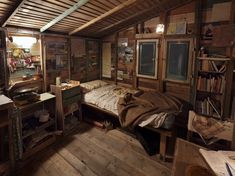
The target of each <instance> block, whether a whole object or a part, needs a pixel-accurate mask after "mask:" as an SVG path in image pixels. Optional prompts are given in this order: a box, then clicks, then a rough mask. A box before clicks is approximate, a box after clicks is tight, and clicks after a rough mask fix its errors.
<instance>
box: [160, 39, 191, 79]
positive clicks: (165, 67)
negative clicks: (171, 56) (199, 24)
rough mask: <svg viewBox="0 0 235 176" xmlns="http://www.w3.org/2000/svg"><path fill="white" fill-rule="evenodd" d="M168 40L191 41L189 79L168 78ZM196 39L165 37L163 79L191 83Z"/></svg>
mask: <svg viewBox="0 0 235 176" xmlns="http://www.w3.org/2000/svg"><path fill="white" fill-rule="evenodd" d="M168 42H177V43H182V42H189V47H188V50H189V51H188V65H187V79H186V80H180V79H173V78H167V63H168V58H167V57H168V53H167V52H168ZM193 48H194V40H193V38H181V39H165V40H164V52H163V68H164V69H163V80H164V81H171V82H178V83H187V84H188V83H190V78H191V75H192V71H193V67H194V64H193V60H194V50H193Z"/></svg>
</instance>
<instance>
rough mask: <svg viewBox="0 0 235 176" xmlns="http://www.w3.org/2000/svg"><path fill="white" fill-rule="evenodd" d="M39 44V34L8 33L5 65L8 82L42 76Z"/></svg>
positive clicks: (12, 82)
mask: <svg viewBox="0 0 235 176" xmlns="http://www.w3.org/2000/svg"><path fill="white" fill-rule="evenodd" d="M40 46H41V44H40V38H39V35H34V36H32V35H19V34H10V35H8V37H7V65H8V69H9V73H10V78H9V81H10V84H14V83H16V82H19V81H24V80H29V79H40V78H41V77H42V76H41V54H40V53H41V52H40V51H41V48H40Z"/></svg>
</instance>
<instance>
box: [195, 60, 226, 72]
mask: <svg viewBox="0 0 235 176" xmlns="http://www.w3.org/2000/svg"><path fill="white" fill-rule="evenodd" d="M200 69H201V70H203V71H215V72H220V73H224V72H225V71H226V65H225V64H221V63H220V64H217V63H216V61H212V60H202V61H201V65H200Z"/></svg>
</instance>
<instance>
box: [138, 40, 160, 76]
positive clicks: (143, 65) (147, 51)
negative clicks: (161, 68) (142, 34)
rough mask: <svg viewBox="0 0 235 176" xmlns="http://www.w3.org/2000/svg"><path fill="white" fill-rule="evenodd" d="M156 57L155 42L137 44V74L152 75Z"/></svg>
mask: <svg viewBox="0 0 235 176" xmlns="http://www.w3.org/2000/svg"><path fill="white" fill-rule="evenodd" d="M155 59H156V43H155V42H142V43H140V44H139V71H138V72H139V74H143V75H147V76H154V75H155V62H156V61H155Z"/></svg>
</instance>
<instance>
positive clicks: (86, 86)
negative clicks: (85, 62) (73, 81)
mask: <svg viewBox="0 0 235 176" xmlns="http://www.w3.org/2000/svg"><path fill="white" fill-rule="evenodd" d="M107 84H108V83H107V82H105V81H102V80H94V81H89V82H86V83H82V84H80V86H81V88H82V91H83V93H86V92H89V91H91V90H93V89H97V88H100V87H103V86H105V85H107Z"/></svg>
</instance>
